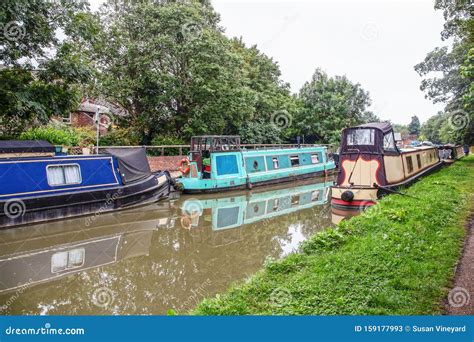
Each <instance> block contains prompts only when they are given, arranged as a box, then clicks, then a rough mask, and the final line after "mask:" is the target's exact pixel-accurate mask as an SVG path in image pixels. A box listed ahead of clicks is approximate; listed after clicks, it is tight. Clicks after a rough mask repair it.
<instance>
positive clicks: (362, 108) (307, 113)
mask: <svg viewBox="0 0 474 342" xmlns="http://www.w3.org/2000/svg"><path fill="white" fill-rule="evenodd" d="M299 100H300V101H301V109H300V111H299V113H298V115H297V120H296V121H297V123H298V129H299V133H300V134H303V135H306V136H311V135H315V136H316V138H317V140H318V141H319V142H322V143H334V144H335V143H338V142H339V140H340V136H341V130H342V129H343V128H345V127H349V126H354V125H357V124H361V123H364V122H368V121H379V120H378V118H377V117H376V116H375V115H374V114H373V113H371V112H369V111H367V107H368V106H369V105H370V97H369V93H368V92H367V91H365V90H364V89H362V87H361V86H360V84H358V83H352V82H351V81H349V80H348V79H347V77H346V76H335V77H329V76H328V75H327V74H326V73H325V72H324V71H322V70H321V69H316V71H315V72H314V74H313V76H312V78H311V81H309V82H306V83H305V84H304V85H303V87H302V88H301V90H300V92H299Z"/></svg>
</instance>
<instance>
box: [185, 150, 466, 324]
mask: <svg viewBox="0 0 474 342" xmlns="http://www.w3.org/2000/svg"><path fill="white" fill-rule="evenodd" d="M404 191H405V192H406V193H407V194H409V195H411V196H413V197H408V196H401V195H390V196H387V197H385V198H383V199H382V200H380V201H379V203H378V204H377V205H376V206H374V207H372V208H371V209H369V210H368V211H367V212H366V213H364V214H363V215H361V216H358V217H355V218H353V219H351V220H348V221H343V222H342V223H340V224H339V225H338V226H337V227H335V228H331V229H328V230H326V231H324V232H321V233H318V234H316V235H314V236H313V237H312V238H311V239H309V240H308V241H307V242H306V243H304V244H303V246H302V248H301V252H300V253H296V254H292V255H290V256H288V257H286V258H284V259H283V260H280V261H276V262H271V263H269V264H267V265H266V266H265V268H264V269H263V270H262V271H260V272H258V273H257V274H256V275H254V276H253V277H252V278H251V279H250V280H249V281H247V282H246V283H244V284H240V285H236V286H234V287H233V288H231V289H230V290H229V291H228V292H227V293H226V294H224V295H218V296H216V297H215V298H213V299H206V300H204V301H203V302H202V303H201V304H200V305H199V306H198V307H197V308H196V310H195V311H194V312H193V313H194V314H198V315H250V314H252V315H255V314H256V315H415V314H416V315H422V314H439V313H441V312H442V310H443V308H442V301H443V298H445V296H446V295H447V292H448V291H449V288H450V286H451V285H452V280H453V276H454V266H455V264H456V262H457V261H458V259H459V257H460V254H461V249H462V245H463V240H464V236H465V228H464V224H465V222H466V219H467V217H468V216H469V215H470V209H471V208H472V203H473V200H474V156H469V157H466V158H464V159H462V160H460V161H458V162H456V163H455V164H454V165H452V166H450V167H447V168H443V169H442V170H440V171H438V172H437V173H435V174H433V175H431V176H428V177H425V178H424V179H422V180H421V181H419V182H417V183H415V184H414V185H412V186H411V187H409V188H407V189H405V190H404ZM414 197H416V198H414Z"/></svg>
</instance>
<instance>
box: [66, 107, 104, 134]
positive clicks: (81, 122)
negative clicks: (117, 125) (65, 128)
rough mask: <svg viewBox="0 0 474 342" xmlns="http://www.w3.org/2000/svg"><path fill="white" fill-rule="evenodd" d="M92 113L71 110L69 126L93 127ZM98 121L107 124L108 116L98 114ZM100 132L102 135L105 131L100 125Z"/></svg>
mask: <svg viewBox="0 0 474 342" xmlns="http://www.w3.org/2000/svg"><path fill="white" fill-rule="evenodd" d="M93 115H94V114H88V113H86V112H73V113H71V126H72V127H90V128H93V129H95V122H94V118H93ZM100 122H101V124H103V125H107V124H109V118H108V117H107V116H106V115H101V116H100ZM99 131H100V134H101V135H104V134H105V133H107V128H106V127H104V126H100V128H99Z"/></svg>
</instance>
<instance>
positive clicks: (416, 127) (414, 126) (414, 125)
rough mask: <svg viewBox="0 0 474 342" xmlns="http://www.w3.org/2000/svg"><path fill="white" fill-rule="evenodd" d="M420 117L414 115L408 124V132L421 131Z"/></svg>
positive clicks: (416, 132) (417, 132)
mask: <svg viewBox="0 0 474 342" xmlns="http://www.w3.org/2000/svg"><path fill="white" fill-rule="evenodd" d="M420 126H421V125H420V119H418V116H416V115H414V116H412V117H411V121H410V123H409V124H408V133H410V134H416V135H418V134H419V133H420Z"/></svg>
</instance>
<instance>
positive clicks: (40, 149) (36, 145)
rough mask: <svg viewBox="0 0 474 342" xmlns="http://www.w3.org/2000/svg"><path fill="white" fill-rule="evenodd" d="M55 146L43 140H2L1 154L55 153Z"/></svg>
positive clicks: (0, 141)
mask: <svg viewBox="0 0 474 342" xmlns="http://www.w3.org/2000/svg"><path fill="white" fill-rule="evenodd" d="M54 150H55V149H54V145H52V144H50V143H49V142H47V141H43V140H0V153H54Z"/></svg>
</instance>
